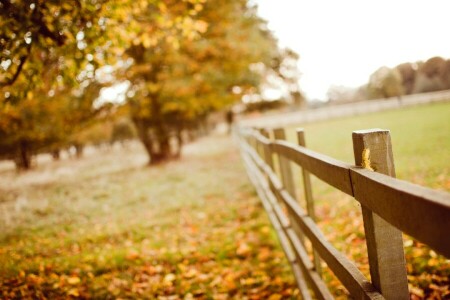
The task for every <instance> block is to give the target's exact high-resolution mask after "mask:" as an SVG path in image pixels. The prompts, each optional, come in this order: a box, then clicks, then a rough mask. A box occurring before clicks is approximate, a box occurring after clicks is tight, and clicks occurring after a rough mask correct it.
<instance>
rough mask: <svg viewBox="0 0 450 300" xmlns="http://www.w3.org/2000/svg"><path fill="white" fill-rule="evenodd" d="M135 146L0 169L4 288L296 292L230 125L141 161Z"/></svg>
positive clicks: (120, 294)
mask: <svg viewBox="0 0 450 300" xmlns="http://www.w3.org/2000/svg"><path fill="white" fill-rule="evenodd" d="M145 161H146V158H145V154H144V153H143V151H142V150H141V149H140V148H139V147H134V146H133V147H130V148H128V149H116V150H114V151H111V150H108V151H104V152H102V153H96V154H92V155H90V156H88V157H86V158H83V159H82V160H79V161H74V160H65V161H61V162H55V163H53V162H48V163H45V164H42V165H40V166H39V167H38V168H37V169H35V170H33V171H31V172H28V173H21V174H16V173H15V172H13V171H8V170H3V171H2V174H1V178H2V179H1V181H0V189H1V190H0V195H2V196H1V199H0V214H1V215H2V218H0V220H1V221H0V226H1V228H0V298H2V299H19V298H20V299H37V298H51V299H66V298H69V297H72V298H93V299H115V298H127V299H130V298H139V299H192V298H196V299H229V298H233V299H242V298H248V299H261V298H270V297H272V298H271V299H281V298H285V299H289V298H291V297H295V295H296V293H297V291H296V289H295V287H294V283H293V279H292V275H291V273H290V269H289V267H288V264H287V262H286V260H285V258H284V255H283V253H282V252H281V251H280V249H279V248H278V245H277V241H276V237H275V236H274V234H273V231H272V229H271V227H270V225H269V222H268V219H267V217H266V215H265V213H264V211H263V209H262V207H261V205H260V204H259V200H258V199H257V198H256V196H255V193H254V191H253V189H252V187H251V186H250V185H249V183H248V181H247V179H246V178H245V172H244V170H243V168H242V166H241V163H240V159H239V156H238V154H237V152H236V149H235V148H234V147H232V145H231V140H230V139H229V138H228V137H212V138H207V139H203V140H201V141H199V142H197V143H195V144H192V145H189V146H188V147H187V148H186V153H185V156H184V158H183V159H182V160H181V161H177V162H170V163H167V164H164V165H160V166H157V167H152V168H147V167H143V165H144V164H145Z"/></svg>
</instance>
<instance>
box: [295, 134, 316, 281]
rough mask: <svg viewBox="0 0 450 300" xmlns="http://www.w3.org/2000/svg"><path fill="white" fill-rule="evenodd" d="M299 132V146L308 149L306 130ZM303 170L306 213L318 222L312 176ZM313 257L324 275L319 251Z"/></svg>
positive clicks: (314, 252)
mask: <svg viewBox="0 0 450 300" xmlns="http://www.w3.org/2000/svg"><path fill="white" fill-rule="evenodd" d="M296 132H297V141H298V144H299V145H300V146H302V147H306V140H305V130H304V129H303V128H298V129H297V130H296ZM301 169H302V178H303V191H304V194H305V201H306V211H307V212H308V215H309V217H310V218H311V219H313V220H314V222H316V221H317V220H316V212H315V209H314V198H313V194H312V185H311V176H310V175H309V172H308V171H307V170H306V169H305V168H303V167H302V168H301ZM313 257H314V267H315V269H316V272H317V274H319V276H320V275H321V274H322V266H321V262H320V257H319V254H318V253H317V251H315V250H314V249H313Z"/></svg>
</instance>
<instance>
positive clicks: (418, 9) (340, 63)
mask: <svg viewBox="0 0 450 300" xmlns="http://www.w3.org/2000/svg"><path fill="white" fill-rule="evenodd" d="M254 2H256V3H257V4H258V6H259V14H260V15H261V17H263V18H264V19H266V20H268V22H269V28H270V29H271V30H273V31H274V33H275V35H276V36H277V37H278V39H279V41H280V44H281V46H287V47H289V48H291V49H293V50H295V51H296V52H297V53H298V54H299V55H300V63H299V68H300V72H301V73H302V78H301V79H300V87H301V88H302V90H303V91H304V93H305V94H306V96H307V97H308V98H309V99H321V100H325V99H326V92H327V90H328V88H329V86H330V85H344V86H348V87H357V86H360V85H362V84H364V83H367V81H368V79H369V76H370V74H372V73H373V72H374V71H376V70H377V69H378V68H379V67H381V66H388V67H394V66H396V65H398V64H400V63H403V62H414V61H418V60H427V59H428V58H431V57H433V56H442V57H444V58H449V57H450V38H449V30H450V15H449V12H450V1H448V0H426V1H425V0H422V1H416V0H410V1H407V0H377V1H367V0H341V1H336V0H310V1H306V0H276V1H275V0H255V1H254Z"/></svg>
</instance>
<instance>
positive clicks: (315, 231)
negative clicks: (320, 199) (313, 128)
mask: <svg viewBox="0 0 450 300" xmlns="http://www.w3.org/2000/svg"><path fill="white" fill-rule="evenodd" d="M236 133H237V135H236V136H237V138H238V141H239V145H240V149H241V155H242V159H243V162H244V164H245V166H246V170H247V173H248V177H249V178H250V180H251V182H252V184H253V185H254V186H255V188H256V191H257V194H258V196H259V198H260V199H261V201H262V203H263V206H264V208H265V210H266V211H267V214H268V216H269V219H270V221H271V222H272V225H273V226H274V228H275V230H276V232H277V235H278V237H279V240H280V244H281V246H282V248H283V250H284V252H285V254H286V257H287V259H288V261H289V263H290V264H291V267H292V270H293V273H294V275H295V278H296V282H297V285H298V287H299V290H300V293H301V296H302V298H303V299H311V298H312V296H311V295H310V293H309V289H308V287H309V288H310V289H311V290H312V291H313V292H314V296H315V298H318V299H332V298H333V297H332V295H331V293H330V292H329V290H328V288H327V287H326V285H325V283H324V281H323V280H322V278H321V267H320V259H322V260H323V261H325V262H326V264H327V265H328V267H329V268H330V269H331V270H332V271H333V273H334V274H335V275H336V277H337V278H338V279H339V280H340V281H341V283H342V284H343V285H344V286H345V287H346V289H347V290H348V292H349V293H350V294H351V295H352V297H354V298H356V299H409V296H408V286H407V278H406V268H405V259H404V254H403V243H402V236H401V232H404V233H406V234H408V235H410V236H412V237H413V238H415V239H417V240H418V241H420V242H423V243H425V244H427V245H429V246H430V247H431V248H433V249H434V250H436V251H437V252H439V253H441V254H443V255H445V256H446V257H450V195H449V194H448V193H445V192H441V191H435V190H431V189H428V188H424V187H421V186H418V185H415V184H411V183H408V182H405V181H402V180H399V179H396V178H394V177H392V176H395V170H394V164H393V157H392V148H391V145H390V136H389V131H385V130H369V131H355V132H354V133H353V141H354V151H355V163H356V164H357V165H360V166H354V165H350V164H346V163H344V162H341V161H338V160H336V159H333V158H331V157H328V156H326V155H323V154H320V153H317V152H315V151H312V150H310V149H307V148H306V147H305V142H304V135H303V132H302V131H299V132H298V138H299V145H295V144H293V143H289V142H287V141H285V134H284V132H283V131H282V130H281V129H275V130H273V134H272V135H273V136H274V137H275V138H277V139H275V140H273V139H271V138H269V136H270V133H269V131H267V130H265V129H262V130H257V129H253V128H238V129H237V131H236ZM370 151H371V152H370ZM368 153H370V155H368ZM274 158H275V159H274ZM276 162H277V163H278V165H277V166H278V168H276V167H275V166H276ZM291 163H293V164H296V165H298V166H299V167H301V169H302V175H303V188H304V192H305V193H304V195H305V198H306V205H307V211H305V210H304V209H303V208H302V207H301V206H300V204H299V202H298V201H297V200H296V195H295V187H294V185H295V182H294V180H293V177H292V171H291V170H290V164H291ZM361 166H364V167H365V168H363V167H361ZM374 170H375V172H374ZM277 172H278V173H279V174H280V176H278V174H277ZM309 174H313V175H315V176H316V177H318V178H319V179H321V180H322V181H324V182H326V183H328V184H329V185H331V186H333V187H335V188H337V189H339V190H341V191H342V192H344V193H346V194H348V195H350V196H352V197H354V198H355V199H356V200H357V201H358V202H359V203H361V207H362V212H363V221H364V231H365V235H366V242H367V249H368V257H369V265H370V273H371V280H372V282H371V281H369V280H368V279H367V278H365V276H364V275H363V274H362V273H361V271H360V270H359V269H358V268H357V267H356V266H355V264H354V263H353V262H352V261H351V260H349V259H348V258H347V257H346V256H345V255H344V254H342V253H341V252H339V251H338V250H337V249H335V248H334V247H333V246H332V245H331V243H330V242H329V241H327V239H326V238H325V236H324V235H323V233H322V232H321V230H320V229H319V227H318V226H317V224H316V223H315V222H314V218H315V216H314V202H313V199H312V193H311V183H310V180H309ZM305 238H307V239H308V240H309V241H310V243H311V245H312V248H313V256H314V258H313V260H311V259H310V257H309V255H308V251H307V248H306V246H305Z"/></svg>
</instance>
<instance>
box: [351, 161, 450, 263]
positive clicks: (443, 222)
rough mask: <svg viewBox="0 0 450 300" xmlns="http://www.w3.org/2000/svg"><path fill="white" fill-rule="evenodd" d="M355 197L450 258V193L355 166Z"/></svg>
mask: <svg viewBox="0 0 450 300" xmlns="http://www.w3.org/2000/svg"><path fill="white" fill-rule="evenodd" d="M350 173H351V178H352V182H353V189H354V192H355V198H356V200H358V201H359V202H360V203H361V204H362V205H364V206H366V207H367V208H368V209H370V210H372V211H373V212H375V213H376V214H378V215H379V216H381V217H382V218H383V219H385V220H386V221H388V222H389V223H391V224H392V225H394V226H395V227H397V228H399V229H400V230H402V231H403V232H405V233H406V234H408V235H410V236H412V237H414V238H416V239H417V240H419V241H421V242H422V243H425V244H427V245H429V246H430V247H431V248H433V249H434V250H436V251H437V252H439V253H441V254H443V255H445V256H446V257H447V258H450V194H449V193H446V192H443V191H436V190H432V189H429V188H425V187H422V186H419V185H415V184H412V183H409V182H406V181H402V180H399V179H395V178H391V177H387V176H385V175H382V174H379V173H375V172H371V171H369V170H365V169H358V168H353V169H352V170H351V172H350Z"/></svg>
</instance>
